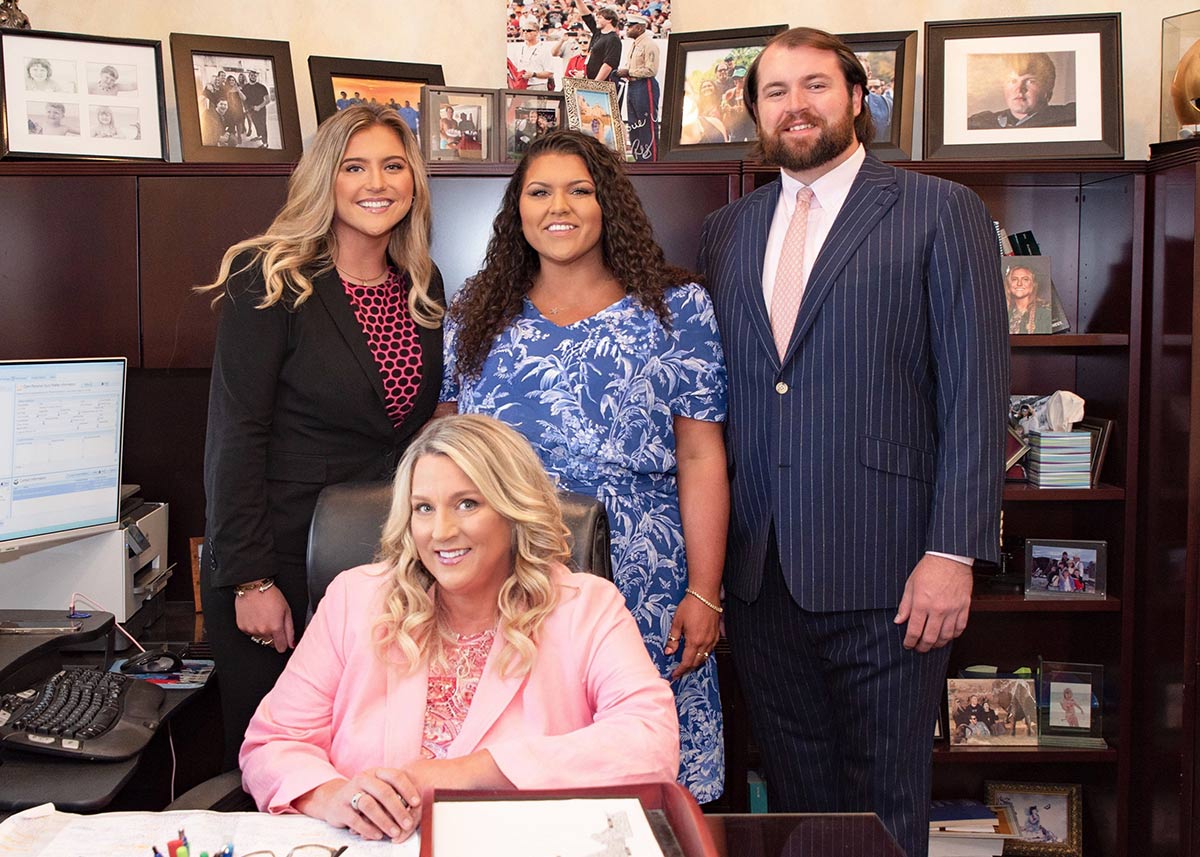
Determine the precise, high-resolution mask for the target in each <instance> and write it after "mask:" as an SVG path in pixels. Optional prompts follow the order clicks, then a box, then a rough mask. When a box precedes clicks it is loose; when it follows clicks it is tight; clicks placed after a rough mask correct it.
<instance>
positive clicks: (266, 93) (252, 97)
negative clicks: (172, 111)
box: [171, 33, 303, 164]
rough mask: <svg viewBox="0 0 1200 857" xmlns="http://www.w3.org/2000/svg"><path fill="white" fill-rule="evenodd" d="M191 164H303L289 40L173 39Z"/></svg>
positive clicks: (181, 116) (182, 130)
mask: <svg viewBox="0 0 1200 857" xmlns="http://www.w3.org/2000/svg"><path fill="white" fill-rule="evenodd" d="M171 62H172V65H173V67H174V72H175V100H176V106H177V107H178V110H179V137H180V141H181V143H182V144H183V159H184V160H185V161H194V162H200V163H226V164H228V163H241V164H286V163H293V162H295V161H298V160H299V159H300V154H301V152H302V151H303V142H302V141H301V139H300V117H299V114H298V113H297V110H296V84H295V80H294V78H293V76H292V59H291V52H290V50H289V48H288V43H287V42H277V41H269V40H266V39H235V38H227V37H223V36H196V35H191V34H187V33H172V34H171Z"/></svg>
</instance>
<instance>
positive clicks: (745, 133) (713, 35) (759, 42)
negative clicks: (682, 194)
mask: <svg viewBox="0 0 1200 857" xmlns="http://www.w3.org/2000/svg"><path fill="white" fill-rule="evenodd" d="M786 29H787V25H786V24H777V25H774V26H767V27H743V28H741V29H736V30H708V31H705V32H697V33H671V36H670V39H669V40H668V43H667V44H668V47H667V74H666V86H665V87H664V89H663V108H662V140H663V144H664V150H663V157H662V160H674V161H681V160H691V161H736V160H741V159H743V158H745V157H746V156H747V155H748V154H749V152H750V149H751V147H752V146H753V144H754V143H755V141H757V140H758V130H757V128H756V127H755V124H754V119H753V118H752V117H751V116H750V112H749V111H748V110H747V109H746V105H745V86H746V72H747V71H749V69H750V64H751V63H752V62H754V59H755V57H757V56H758V55H759V54H760V53H762V49H763V46H764V45H766V43H767V41H768V40H769V39H770V38H771V37H772V36H774V35H776V34H777V33H781V32H783V31H784V30H786Z"/></svg>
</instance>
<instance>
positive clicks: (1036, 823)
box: [984, 782, 1083, 857]
mask: <svg viewBox="0 0 1200 857" xmlns="http://www.w3.org/2000/svg"><path fill="white" fill-rule="evenodd" d="M984 792H985V796H984V803H986V804H987V805H988V806H1007V807H1009V808H1010V809H1011V810H1012V811H1013V814H1014V815H1016V817H1017V825H1018V828H1017V829H1018V832H1019V834H1020V838H1019V839H1008V840H1005V843H1004V855H1005V857H1010V855H1012V857H1049V855H1062V857H1083V807H1082V801H1083V797H1082V795H1083V789H1082V788H1081V787H1080V786H1078V785H1076V784H1068V785H1061V784H1058V783H1013V782H988V783H986V784H985V787H984Z"/></svg>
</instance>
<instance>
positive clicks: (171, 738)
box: [167, 720, 175, 803]
mask: <svg viewBox="0 0 1200 857" xmlns="http://www.w3.org/2000/svg"><path fill="white" fill-rule="evenodd" d="M167 746H168V747H170V748H171V800H170V803H175V733H174V732H172V731H171V721H170V720H168V721H167Z"/></svg>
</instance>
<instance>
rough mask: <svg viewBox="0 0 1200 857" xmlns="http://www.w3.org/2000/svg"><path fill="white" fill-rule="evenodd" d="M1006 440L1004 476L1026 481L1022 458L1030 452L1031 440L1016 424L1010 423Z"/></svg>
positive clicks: (1012, 480)
mask: <svg viewBox="0 0 1200 857" xmlns="http://www.w3.org/2000/svg"><path fill="white" fill-rule="evenodd" d="M1007 428H1008V434H1007V436H1006V437H1005V440H1004V444H1005V445H1004V478H1005V479H1007V480H1008V481H1010V482H1024V481H1025V468H1024V467H1022V466H1021V459H1022V458H1024V457H1025V456H1026V455H1028V454H1029V441H1028V439H1027V438H1026V437H1025V435H1024V434H1022V433H1021V430H1020V429H1019V428H1017V427H1016V426H1013V425H1011V424H1010V425H1009V426H1007Z"/></svg>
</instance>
